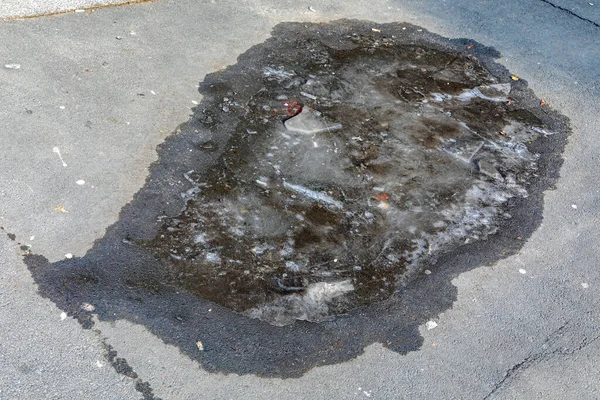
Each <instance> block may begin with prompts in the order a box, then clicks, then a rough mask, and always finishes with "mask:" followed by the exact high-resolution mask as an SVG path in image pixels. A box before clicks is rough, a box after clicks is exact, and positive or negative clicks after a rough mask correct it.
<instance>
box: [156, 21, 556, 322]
mask: <svg viewBox="0 0 600 400" xmlns="http://www.w3.org/2000/svg"><path fill="white" fill-rule="evenodd" d="M403 36H404V35H403V34H402V31H401V28H400V27H396V28H395V30H389V29H388V30H384V31H382V32H381V33H379V32H377V33H374V32H373V31H370V32H369V31H367V32H366V33H365V32H360V33H354V32H353V33H352V34H349V35H341V36H339V37H338V38H337V41H336V44H335V47H332V46H331V45H330V44H329V43H328V42H327V40H318V39H319V35H318V34H317V35H316V36H315V34H314V33H309V34H302V33H299V35H297V36H296V38H294V39H295V41H294V42H291V43H281V44H280V48H278V49H277V50H276V51H272V52H270V53H269V54H268V56H267V57H264V58H263V59H261V60H258V62H257V60H255V59H253V60H251V62H246V63H244V62H243V61H240V63H239V64H238V65H237V66H236V67H235V68H230V69H228V70H226V71H224V72H221V73H216V74H212V75H210V76H209V77H207V79H206V80H205V82H204V83H203V84H202V85H201V87H200V92H201V93H202V94H203V96H204V97H205V100H204V101H203V103H202V104H201V105H200V106H199V107H198V108H197V109H196V112H195V118H198V119H199V120H200V121H203V122H204V123H205V129H203V130H202V131H201V132H199V133H198V135H199V136H201V137H202V138H204V139H206V143H210V142H211V141H213V140H214V138H217V137H229V136H230V139H229V140H228V142H227V143H226V144H225V146H224V147H225V148H224V150H223V153H222V156H221V159H220V160H219V163H218V164H217V165H216V166H215V167H213V168H212V170H211V171H209V172H206V171H198V172H196V171H193V170H191V171H189V172H188V173H187V174H186V178H187V179H188V180H189V181H190V182H191V183H192V189H191V190H192V192H190V193H191V194H190V196H189V197H190V200H189V203H188V204H187V205H186V208H185V210H184V211H183V212H182V213H181V214H180V215H178V216H177V217H176V218H170V219H167V220H165V221H164V225H163V227H162V229H161V230H160V232H159V233H158V235H157V236H156V238H155V239H154V240H152V241H151V242H150V243H145V244H144V246H146V247H147V248H148V249H150V250H151V251H152V253H153V254H154V255H155V256H156V257H157V258H158V259H159V260H160V261H161V263H162V264H163V265H164V267H165V268H166V270H167V271H168V275H169V282H170V283H171V284H174V285H179V286H182V287H184V288H186V289H187V290H189V291H191V292H193V293H195V294H197V295H198V296H200V297H202V298H205V299H208V300H212V301H214V302H216V303H219V304H221V305H223V306H225V307H228V308H231V309H232V310H235V311H238V312H242V313H245V314H246V315H249V316H250V317H252V318H260V319H263V320H265V321H267V322H270V323H273V324H276V325H284V324H289V323H292V322H293V321H294V320H296V319H303V320H308V321H317V322H318V321H322V320H324V319H327V318H330V317H331V316H332V315H335V314H340V313H345V312H347V311H348V310H350V309H353V308H356V307H359V306H364V305H367V304H370V303H372V302H374V301H380V300H382V299H386V298H388V297H389V296H391V295H392V294H393V293H394V292H395V291H396V290H398V289H399V288H401V286H402V285H403V284H406V283H407V282H408V281H409V279H410V276H414V275H415V274H416V273H417V272H418V270H419V269H420V268H422V265H424V264H430V263H431V261H432V260H434V259H435V258H436V257H437V255H438V254H439V253H441V252H444V251H447V250H448V249H449V248H451V247H452V246H461V245H462V244H464V243H465V242H467V243H468V242H469V241H477V240H485V239H486V237H487V236H488V235H489V234H492V233H494V232H495V231H496V229H497V226H498V223H497V221H498V220H501V219H504V218H510V215H509V213H508V207H507V203H508V201H509V199H511V198H513V197H526V196H527V190H526V186H527V184H528V182H529V180H530V179H531V178H532V176H533V174H534V173H535V171H536V169H537V158H538V156H537V154H535V153H534V152H531V151H530V150H529V149H528V147H527V143H531V142H532V141H536V140H538V139H539V138H540V137H541V134H540V132H541V131H542V130H543V129H544V126H543V124H542V122H541V121H540V120H539V119H538V118H537V117H535V116H534V115H533V114H532V113H531V112H529V111H526V110H524V109H522V108H521V107H522V106H520V105H518V104H512V103H511V102H510V100H509V98H510V92H511V89H512V84H511V81H509V82H507V81H505V80H502V79H499V78H497V77H495V76H494V75H493V74H491V73H490V72H489V71H487V70H486V69H485V68H484V67H483V66H482V65H481V64H480V63H479V62H478V60H477V59H476V58H475V57H472V56H470V55H468V54H457V53H455V52H449V51H447V50H442V49H437V48H435V47H430V46H427V45H424V44H417V43H414V44H413V43H409V44H407V43H406V40H405V39H404V38H403ZM298 48H301V49H302V50H301V51H298ZM240 70H241V71H243V74H240ZM186 196H187V194H186Z"/></svg>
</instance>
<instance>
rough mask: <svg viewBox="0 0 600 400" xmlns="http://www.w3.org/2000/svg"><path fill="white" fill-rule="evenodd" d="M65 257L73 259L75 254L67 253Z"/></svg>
mask: <svg viewBox="0 0 600 400" xmlns="http://www.w3.org/2000/svg"><path fill="white" fill-rule="evenodd" d="M65 258H68V259H71V258H73V254H71V253H67V254H65Z"/></svg>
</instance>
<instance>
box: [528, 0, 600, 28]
mask: <svg viewBox="0 0 600 400" xmlns="http://www.w3.org/2000/svg"><path fill="white" fill-rule="evenodd" d="M540 1H541V2H543V3H546V4H548V5H550V6H552V7H554V8H556V9H558V10H561V11H564V12H566V13H567V14H570V15H572V16H573V17H575V18H578V19H580V20H582V21H585V22H589V23H590V24H592V25H594V26H595V27H596V28H600V24H598V23H597V22H594V21H592V20H591V19H587V18H584V17H582V16H581V15H579V14H577V13H574V12H573V11H571V10H569V9H568V8H564V7H561V6H559V5H556V4H554V3H552V2H551V1H548V0H540Z"/></svg>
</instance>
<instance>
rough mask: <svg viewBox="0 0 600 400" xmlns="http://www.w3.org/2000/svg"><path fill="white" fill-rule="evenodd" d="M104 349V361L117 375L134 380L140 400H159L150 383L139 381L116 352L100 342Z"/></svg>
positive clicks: (103, 342) (108, 345) (136, 375)
mask: <svg viewBox="0 0 600 400" xmlns="http://www.w3.org/2000/svg"><path fill="white" fill-rule="evenodd" d="M102 346H103V347H104V355H105V357H106V360H107V361H108V362H109V363H110V365H111V366H112V367H113V368H114V369H115V371H116V372H117V373H118V374H121V375H124V376H126V377H128V378H130V379H135V390H137V391H138V392H140V393H141V394H142V396H143V397H142V400H161V399H160V398H159V397H156V396H155V395H154V391H153V390H152V387H151V386H150V383H148V382H145V381H143V380H141V379H139V376H138V374H137V373H136V372H135V371H134V370H133V368H132V367H131V366H130V365H129V363H127V360H125V359H124V358H122V357H118V354H117V351H116V350H115V349H114V348H113V347H112V346H111V345H110V344H108V343H106V340H104V341H102Z"/></svg>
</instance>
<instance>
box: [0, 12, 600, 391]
mask: <svg viewBox="0 0 600 400" xmlns="http://www.w3.org/2000/svg"><path fill="white" fill-rule="evenodd" d="M17 3H18V4H17ZM56 3H57V4H58V5H57V7H58V6H60V7H63V8H62V9H67V8H69V7H74V8H79V7H82V6H83V5H81V3H77V4H75V2H73V4H70V3H69V2H67V1H61V2H60V3H59V2H56ZM82 3H83V2H82ZM592 3H594V1H592ZM11 4H12V5H13V6H14V7H13V8H15V9H16V8H18V6H19V4H25V3H23V2H16V1H13V2H12V3H11V2H10V1H9V2H3V5H1V6H0V12H1V13H2V14H1V15H4V16H12V15H15V14H11V12H14V11H11ZM32 4H34V3H32ZM7 5H8V6H7ZM598 6H600V4H599V5H598ZM23 7H24V6H23ZM309 7H310V8H311V9H309ZM562 7H565V8H566V7H567V5H563V6H562ZM588 7H589V8H588ZM594 7H597V6H596V5H595V4H594V5H593V6H589V5H588V6H587V7H584V5H583V6H581V8H580V10H576V11H574V12H578V13H579V14H578V15H577V16H575V15H573V14H571V13H569V12H567V11H565V10H561V9H560V8H557V7H554V6H552V5H550V4H548V2H546V1H542V0H539V1H530V2H520V1H514V0H510V1H506V2H502V3H498V2H496V1H492V0H490V1H479V2H472V1H469V0H457V1H453V2H450V1H433V0H426V1H416V0H415V1H385V0H374V1H370V2H362V1H343V2H342V1H321V0H318V1H312V2H297V1H267V0H247V1H218V2H217V1H214V2H210V1H197V0H181V1H176V0H170V1H169V0H166V1H158V2H152V3H145V4H140V5H131V6H123V7H114V8H106V9H102V10H97V11H95V12H93V13H92V12H84V13H73V14H67V15H59V16H54V17H44V18H36V19H28V20H23V21H8V22H2V23H0V37H2V38H3V46H2V47H1V48H0V87H1V88H2V94H1V95H0V99H1V100H2V101H1V103H0V143H2V145H1V147H0V154H1V156H0V171H2V172H1V174H0V179H1V180H0V225H1V226H3V227H4V228H5V229H6V231H7V232H12V233H14V234H16V241H18V242H21V243H24V244H28V245H31V246H32V250H33V251H34V252H36V253H38V254H43V255H45V256H46V257H48V258H49V259H50V260H58V259H61V258H63V257H65V255H66V254H68V253H70V254H73V255H75V256H81V255H83V254H85V252H86V250H88V249H89V248H90V247H91V246H92V244H93V242H94V241H95V240H96V239H98V238H100V237H101V236H102V235H103V233H104V231H105V229H106V228H107V227H108V226H109V225H110V224H112V223H113V222H114V221H115V220H116V219H117V218H118V213H119V210H120V209H121V207H122V206H123V205H124V204H126V203H127V202H128V201H129V200H130V199H131V197H132V196H133V195H134V194H135V192H136V191H137V190H138V189H139V188H140V187H141V186H142V185H143V184H144V180H145V177H146V173H147V168H148V166H149V165H150V163H151V162H152V161H153V160H155V159H156V152H155V147H156V145H158V144H159V143H161V142H162V140H163V139H164V138H165V137H166V136H167V135H169V134H170V133H172V132H173V131H175V130H176V128H177V126H178V125H179V124H181V123H183V122H185V121H186V119H187V118H188V116H189V114H190V108H191V107H193V106H194V105H195V104H196V102H199V101H200V100H201V99H200V95H199V94H198V92H197V87H196V86H197V83H198V82H199V81H200V80H202V78H203V77H204V75H205V74H207V73H210V72H212V71H215V70H218V69H220V68H222V67H223V66H226V65H229V64H232V63H235V60H236V57H237V56H238V55H239V54H240V53H242V52H244V51H245V50H247V49H248V48H249V47H251V46H252V45H254V44H258V43H260V42H262V41H264V40H265V39H266V38H268V37H269V33H270V30H271V29H272V28H273V26H275V25H276V24H277V23H279V22H283V21H309V22H316V21H328V20H334V19H339V18H359V19H368V20H373V21H380V22H391V21H406V22H411V23H414V24H417V25H420V26H422V27H423V28H426V29H428V30H430V31H432V32H435V33H438V34H440V35H443V36H447V37H465V38H470V39H474V40H477V41H479V42H481V43H483V44H485V45H488V46H493V47H495V48H496V49H498V50H499V51H500V52H501V53H502V58H501V59H500V60H498V61H499V62H500V63H502V64H504V65H505V66H506V67H507V68H508V69H509V70H511V71H512V72H513V73H515V74H516V75H518V76H519V77H521V78H522V79H526V80H527V81H528V82H529V85H530V87H531V88H532V89H533V90H534V91H535V93H536V94H537V96H538V97H540V98H543V99H544V100H545V101H547V102H548V103H549V105H551V106H552V107H554V108H555V109H557V110H558V111H559V112H561V113H562V114H564V115H566V116H567V117H569V118H570V120H571V124H572V129H573V132H572V135H571V137H570V140H569V144H568V146H567V148H566V151H565V153H564V158H565V163H564V165H563V167H562V169H561V179H560V180H559V182H558V185H557V188H556V190H553V191H549V192H547V194H546V196H545V208H544V221H543V223H542V226H541V227H540V228H539V229H538V230H537V231H536V232H535V233H534V235H533V236H532V237H531V239H530V240H529V241H528V242H527V243H526V244H525V246H524V247H523V249H522V251H521V252H520V254H518V255H515V256H512V257H510V258H507V259H505V260H502V261H500V262H498V263H496V264H495V265H493V266H484V267H481V268H478V269H475V270H473V271H470V272H468V273H464V274H462V275H460V276H458V277H456V279H455V280H454V281H453V283H454V284H455V285H456V287H457V289H458V299H457V301H456V302H455V303H454V306H453V308H452V309H450V310H448V311H447V312H445V313H443V314H442V315H440V316H439V317H438V318H436V320H435V321H436V322H437V324H438V326H437V327H436V328H435V329H432V330H427V329H426V328H425V327H423V328H422V335H423V337H424V344H423V346H422V348H421V349H420V350H419V351H416V352H411V353H409V354H408V355H405V356H403V355H399V354H397V353H394V352H392V351H390V350H387V349H385V348H384V347H383V346H382V345H379V344H374V345H372V346H370V347H368V348H367V349H365V353H364V354H363V355H362V356H360V357H358V358H357V359H354V360H352V361H350V362H346V363H343V364H338V365H331V366H325V367H319V368H315V369H313V370H311V371H309V372H308V373H307V374H306V375H305V376H303V377H302V378H299V379H286V380H282V379H264V378H259V377H256V376H236V375H233V374H230V375H222V374H209V373H207V372H205V371H203V370H202V369H201V367H200V366H198V365H197V364H196V363H194V362H192V361H191V360H189V359H188V358H186V357H184V356H182V355H181V354H180V353H179V350H178V349H176V348H173V347H169V346H166V345H164V344H163V343H162V341H160V340H159V339H157V338H156V337H154V336H153V335H152V334H151V333H149V332H148V331H147V330H146V329H145V328H144V327H143V326H139V325H133V324H131V323H129V322H124V321H123V322H121V321H119V322H117V323H115V324H109V323H102V322H101V323H98V324H97V328H98V329H100V330H101V334H96V333H94V332H93V331H83V330H81V328H80V327H79V326H78V325H77V324H76V323H75V322H74V321H72V320H70V319H66V320H64V321H61V318H60V313H61V310H59V309H58V308H56V307H55V306H54V305H53V304H52V303H50V302H49V301H46V300H44V299H42V298H40V297H38V295H37V294H36V293H35V285H34V282H33V281H32V279H31V277H30V275H29V272H28V271H27V268H26V267H25V265H24V264H23V263H22V262H21V261H20V258H19V256H18V255H19V254H20V253H21V250H20V249H19V246H18V245H17V244H16V242H15V241H11V240H9V239H8V238H6V237H5V236H2V238H1V239H0V264H1V270H0V315H1V318H0V368H1V373H0V399H13V398H30V399H45V398H57V399H58V398H64V399H71V398H103V399H106V398H112V399H124V398H132V399H134V398H140V397H141V394H140V393H139V392H136V391H135V389H134V381H132V380H131V379H129V378H125V377H123V376H122V375H118V374H117V373H116V372H115V371H114V370H113V369H111V368H109V367H108V366H107V365H106V359H105V358H103V357H102V354H103V351H104V350H103V347H102V343H101V340H102V339H106V340H107V342H108V343H110V344H111V345H112V346H113V347H114V348H115V349H116V350H117V352H118V354H119V357H124V358H125V359H127V362H128V363H129V365H131V366H132V367H133V369H134V370H135V371H136V372H137V373H138V374H139V376H140V379H141V380H143V381H146V382H148V383H149V384H150V385H151V387H152V389H153V391H154V394H155V395H156V396H158V397H161V398H163V399H196V398H207V399H268V398H279V399H348V398H356V399H362V398H378V399H391V398H395V399H396V398H397V399H403V398H406V399H409V398H410V399H440V398H444V399H484V398H495V399H522V398H527V399H535V398H539V399H565V398H578V399H595V398H600V387H599V386H598V384H597V382H599V381H600V376H599V375H600V368H599V367H598V365H600V348H599V347H598V346H599V343H600V340H598V338H600V325H599V324H598V318H599V317H600V311H599V310H600V308H599V305H600V304H599V303H600V296H599V295H598V288H599V287H600V272H599V270H598V266H599V264H600V251H599V250H598V245H597V244H598V243H600V232H599V230H598V227H597V225H598V219H599V215H600V187H599V185H598V184H599V183H600V172H599V170H598V168H596V164H597V163H598V160H599V156H600V140H598V132H600V121H599V119H598V116H597V110H598V104H600V87H599V85H600V84H599V83H598V82H600V72H599V71H600V69H598V65H599V63H600V48H599V47H598V39H599V38H600V28H598V26H596V23H595V22H594V21H595V20H597V14H594V12H595V11H594V10H596V9H595V8H594ZM32 10H34V9H33V8H32ZM35 10H41V8H37V9H35ZM312 10H314V11H312ZM38 12H39V11H31V13H34V14H36V13H38ZM42 12H46V11H43V10H42ZM588 13H589V14H588ZM586 20H587V21H586ZM10 64H18V65H19V66H20V67H19V68H18V69H15V68H6V67H5V65H10ZM55 148H58V150H59V152H60V157H59V153H58V152H56V151H54V149H55ZM61 157H62V160H63V161H61ZM63 162H64V163H65V164H66V165H67V166H63ZM80 180H83V181H85V183H83V184H81V185H80V184H78V183H77V182H78V181H80ZM65 211H66V212H65ZM374 323H376V321H374ZM98 362H100V363H104V365H103V366H102V367H98V365H97V363H98Z"/></svg>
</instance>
